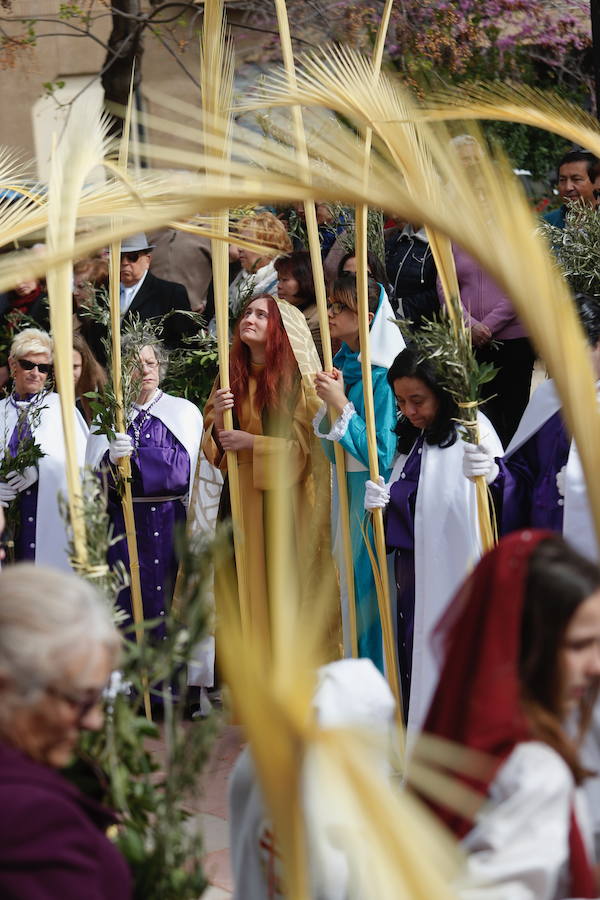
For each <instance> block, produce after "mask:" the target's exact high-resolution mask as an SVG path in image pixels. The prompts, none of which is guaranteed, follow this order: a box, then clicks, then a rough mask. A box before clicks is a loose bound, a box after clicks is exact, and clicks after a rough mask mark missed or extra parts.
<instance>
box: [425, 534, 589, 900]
mask: <svg viewBox="0 0 600 900" xmlns="http://www.w3.org/2000/svg"><path fill="white" fill-rule="evenodd" d="M434 640H435V642H436V644H437V645H438V648H439V650H440V652H441V653H442V654H443V655H444V658H445V659H444V663H443V666H442V669H441V676H440V680H439V683H438V687H437V689H436V693H435V695H434V698H433V702H432V705H431V707H430V711H429V715H428V717H427V721H426V724H425V729H424V730H425V731H426V732H428V733H429V734H433V735H437V736H439V737H443V738H446V739H448V740H451V741H454V742H456V743H458V744H462V745H463V746H465V747H469V748H472V749H475V750H479V751H482V752H483V753H485V754H487V755H488V756H489V757H490V758H491V760H492V765H491V766H490V767H489V770H488V773H487V774H486V775H483V774H481V773H478V774H477V775H473V776H472V777H468V778H467V777H465V778H464V780H465V781H466V782H467V783H468V784H469V785H470V786H471V787H473V788H475V789H476V790H478V791H479V792H480V793H481V794H482V795H484V796H485V797H486V798H487V799H486V801H485V802H484V803H483V804H482V806H481V807H480V809H479V811H478V813H477V815H476V816H475V820H474V822H471V821H469V820H467V819H465V818H462V817H461V816H460V815H458V814H457V813H455V812H451V811H450V810H449V809H447V808H445V807H442V806H437V805H436V806H435V807H434V809H435V811H436V813H437V814H438V815H439V816H440V818H441V819H442V820H443V821H444V822H445V823H446V824H447V825H448V826H449V827H450V828H451V829H452V831H453V832H454V833H455V834H456V835H457V836H458V837H460V838H462V839H463V847H464V849H465V851H466V853H467V865H466V872H465V875H464V879H463V881H462V882H461V892H462V893H461V896H464V897H465V898H467V897H468V898H469V900H471V898H473V900H475V898H480V897H481V898H483V897H486V896H489V895H490V894H489V891H490V889H491V888H495V889H496V892H494V891H492V892H491V893H492V895H493V896H494V897H502V900H513V898H514V900H516V898H519V900H526V898H527V900H528V898H531V900H533V898H535V900H564V898H583V897H598V896H599V891H598V885H597V883H596V877H595V874H594V872H593V869H592V865H591V859H592V838H591V835H590V834H589V825H588V823H587V818H586V814H585V807H584V798H583V796H582V792H581V791H580V790H579V786H580V785H581V784H582V783H583V781H584V779H585V778H586V777H587V776H588V775H589V774H590V773H588V772H586V771H585V770H584V769H583V767H582V765H581V763H580V761H579V757H578V743H579V740H580V738H581V736H582V734H583V732H584V731H585V729H586V727H587V725H588V722H589V719H590V716H591V711H592V707H593V704H594V700H595V699H596V695H597V692H598V685H599V683H600V570H599V569H598V567H597V566H596V565H594V564H592V563H590V562H589V561H588V560H586V559H584V558H583V557H581V556H579V554H577V553H576V552H575V551H574V550H572V549H571V548H570V547H569V546H568V545H567V544H566V543H565V541H564V540H563V539H562V538H561V537H559V536H558V535H554V534H552V533H551V532H548V531H532V530H528V531H520V532H516V533H514V534H511V535H509V536H508V537H506V538H504V539H503V540H502V541H500V543H499V544H498V545H497V547H496V548H495V549H494V550H493V551H491V552H490V553H489V554H487V555H486V556H485V557H484V558H483V559H482V560H481V561H480V563H479V565H478V566H477V568H476V569H475V570H474V572H473V574H472V575H471V577H470V578H469V579H468V580H467V581H466V583H465V584H464V586H463V587H462V589H461V591H460V592H459V594H458V595H457V597H456V598H455V601H454V603H453V604H451V606H450V609H449V612H448V613H447V614H446V616H445V617H444V619H443V620H442V621H441V623H440V624H439V625H438V627H437V629H436V634H435V637H434ZM567 718H568V719H569V720H570V721H573V722H574V723H575V731H576V732H577V737H576V738H575V739H573V738H572V737H571V736H570V735H569V733H567V730H566V728H565V720H566V719H567ZM498 891H500V892H499V893H498Z"/></svg>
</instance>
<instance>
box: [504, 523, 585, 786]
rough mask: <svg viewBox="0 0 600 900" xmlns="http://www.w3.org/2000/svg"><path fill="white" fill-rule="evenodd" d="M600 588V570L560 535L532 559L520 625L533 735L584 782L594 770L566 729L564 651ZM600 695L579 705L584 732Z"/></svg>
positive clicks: (524, 683)
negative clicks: (569, 632)
mask: <svg viewBox="0 0 600 900" xmlns="http://www.w3.org/2000/svg"><path fill="white" fill-rule="evenodd" d="M598 590H600V569H599V568H598V566H597V565H595V564H594V563H592V562H590V561H589V560H588V559H585V558H584V557H583V556H581V555H580V554H579V553H577V552H576V551H575V550H573V548H572V547H570V546H569V544H567V542H566V541H565V540H564V539H563V538H562V537H561V536H560V535H555V536H552V537H549V538H548V539H546V540H544V541H542V542H541V543H540V544H539V546H538V547H537V548H536V549H535V551H534V552H533V554H532V556H531V561H530V564H529V573H528V576H527V586H526V590H525V603H524V606H523V618H522V624H521V652H520V657H519V675H520V680H521V685H522V692H523V697H522V700H523V706H524V708H525V711H526V713H527V716H528V718H529V721H530V722H531V725H532V728H533V732H534V736H535V737H537V738H538V739H539V740H542V741H545V742H546V743H547V744H550V746H551V747H553V748H554V749H555V750H556V751H557V752H558V753H560V755H561V756H562V757H563V758H564V760H565V761H566V763H567V764H568V766H569V767H570V769H571V770H572V772H573V775H574V777H575V780H576V781H577V783H580V782H581V781H582V780H583V779H584V778H585V777H586V775H588V774H589V772H586V770H585V769H584V768H583V767H582V765H581V763H580V762H579V759H578V754H577V749H576V747H575V745H574V743H573V742H572V741H571V740H570V739H569V738H568V736H567V735H566V733H565V731H564V729H563V727H562V719H563V718H564V711H563V710H562V708H561V685H562V673H561V669H560V648H561V645H562V642H563V640H564V636H565V631H566V629H567V626H568V624H569V621H570V620H571V618H572V617H573V615H574V614H575V612H576V611H577V608H578V607H579V606H580V604H581V603H583V601H584V600H586V599H587V598H588V597H589V596H590V595H591V594H593V593H595V592H596V591H598ZM597 694H598V685H595V686H594V687H593V688H592V689H591V690H590V691H589V692H588V694H587V695H586V696H584V697H583V698H582V699H581V702H580V709H579V712H580V721H579V727H580V732H581V734H583V733H584V732H585V730H586V728H587V726H588V725H589V722H590V719H591V715H592V710H593V707H594V703H595V701H596V697H597Z"/></svg>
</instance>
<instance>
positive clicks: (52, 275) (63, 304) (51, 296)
mask: <svg viewBox="0 0 600 900" xmlns="http://www.w3.org/2000/svg"><path fill="white" fill-rule="evenodd" d="M82 135H85V139H84V140H82ZM106 141H107V123H106V121H103V120H102V119H101V118H100V107H99V105H98V106H97V107H95V106H94V104H93V103H89V104H85V105H82V106H81V107H77V112H76V113H74V114H73V116H72V117H71V118H70V119H69V121H68V123H67V127H66V129H65V131H64V134H63V137H62V140H61V142H60V144H59V146H58V147H56V146H54V148H53V152H52V162H51V171H50V184H49V191H48V228H47V244H48V251H49V253H53V252H54V251H56V250H57V249H58V248H61V250H62V251H63V252H64V253H67V254H68V255H71V256H72V254H73V247H74V242H75V231H76V224H77V207H78V204H79V198H80V196H81V192H82V190H83V188H84V185H85V182H86V179H87V178H88V176H89V174H90V172H91V171H92V170H93V169H94V168H95V167H96V166H98V165H99V164H102V160H103V158H104V153H105V150H106ZM72 279H73V274H72V268H71V264H70V262H69V260H67V261H65V262H61V263H59V264H57V265H56V266H52V267H51V268H49V269H48V272H47V276H46V280H47V285H48V300H49V305H50V322H51V326H52V334H53V338H54V372H55V375H56V381H57V385H58V391H59V394H60V403H61V412H62V425H63V433H64V441H65V455H66V474H67V489H68V504H69V514H70V523H71V528H72V530H73V545H74V549H75V554H76V557H77V563H78V566H79V568H85V564H86V560H87V548H86V543H85V525H84V521H83V516H82V508H83V504H82V496H81V479H80V472H79V465H78V461H77V445H76V438H75V433H76V432H75V430H76V427H77V425H76V422H75V390H74V385H73V368H72V356H73V352H72V350H73V317H72V305H73V299H72Z"/></svg>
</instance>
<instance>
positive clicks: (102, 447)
mask: <svg viewBox="0 0 600 900" xmlns="http://www.w3.org/2000/svg"><path fill="white" fill-rule="evenodd" d="M151 415H153V416H155V417H156V418H157V419H160V421H161V422H162V423H163V425H164V426H165V427H166V428H168V429H169V431H170V432H171V433H172V434H174V435H175V437H176V438H177V440H178V441H179V443H180V444H182V445H183V446H184V447H185V449H186V451H187V453H188V456H189V457H190V481H189V487H188V499H189V497H190V496H191V493H192V487H193V483H194V475H195V473H196V464H197V462H198V453H199V452H200V443H201V441H202V414H201V413H200V410H199V409H198V408H197V407H196V406H194V404H193V403H190V401H189V400H184V399H183V398H182V397H173V396H172V395H171V394H164V393H163V395H162V397H161V398H160V400H158V402H157V403H156V404H155V405H154V406H153V407H152V413H151ZM107 450H108V438H107V437H106V435H105V434H99V433H98V432H96V431H95V430H94V423H93V422H92V428H91V431H90V436H89V438H88V443H87V449H86V454H85V462H86V465H88V466H90V467H91V468H92V469H97V468H98V467H99V466H100V462H101V460H102V458H103V456H104V454H105V453H106V451H107Z"/></svg>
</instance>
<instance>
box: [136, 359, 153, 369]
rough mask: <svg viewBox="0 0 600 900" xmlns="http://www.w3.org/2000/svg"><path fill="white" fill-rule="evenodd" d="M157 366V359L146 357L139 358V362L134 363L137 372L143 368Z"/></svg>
mask: <svg viewBox="0 0 600 900" xmlns="http://www.w3.org/2000/svg"><path fill="white" fill-rule="evenodd" d="M157 367H158V361H157V360H153V361H151V362H150V361H148V360H147V359H140V361H139V362H137V363H136V364H135V368H136V369H137V370H138V372H142V371H143V370H144V369H156V368H157Z"/></svg>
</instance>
